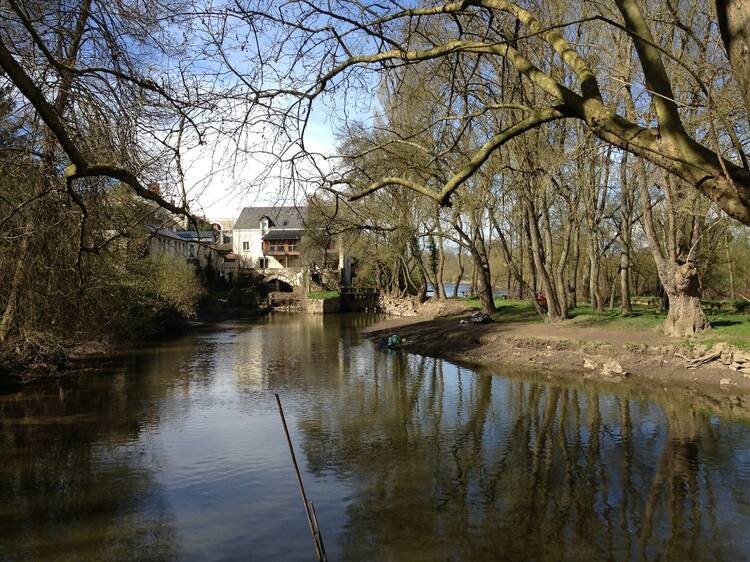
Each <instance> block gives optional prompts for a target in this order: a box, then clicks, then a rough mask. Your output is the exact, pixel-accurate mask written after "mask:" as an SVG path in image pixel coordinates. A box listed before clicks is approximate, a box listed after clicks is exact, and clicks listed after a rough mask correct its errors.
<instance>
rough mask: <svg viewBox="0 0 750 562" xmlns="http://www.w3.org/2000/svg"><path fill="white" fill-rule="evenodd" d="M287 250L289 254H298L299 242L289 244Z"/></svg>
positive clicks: (294, 241) (293, 241)
mask: <svg viewBox="0 0 750 562" xmlns="http://www.w3.org/2000/svg"><path fill="white" fill-rule="evenodd" d="M287 250H288V251H289V253H293V252H296V251H297V241H296V240H292V241H291V242H289V247H288V248H287Z"/></svg>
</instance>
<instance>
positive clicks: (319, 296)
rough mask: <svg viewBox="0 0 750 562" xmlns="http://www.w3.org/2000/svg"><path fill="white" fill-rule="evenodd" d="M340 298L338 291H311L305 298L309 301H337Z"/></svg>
mask: <svg viewBox="0 0 750 562" xmlns="http://www.w3.org/2000/svg"><path fill="white" fill-rule="evenodd" d="M340 296H341V293H339V292H338V291H311V292H309V293H307V298H308V299H311V300H323V299H337V298H339V297H340Z"/></svg>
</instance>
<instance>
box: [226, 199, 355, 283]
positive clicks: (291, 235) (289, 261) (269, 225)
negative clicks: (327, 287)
mask: <svg viewBox="0 0 750 562" xmlns="http://www.w3.org/2000/svg"><path fill="white" fill-rule="evenodd" d="M306 214H307V207H295V206H279V207H245V208H244V209H242V212H241V213H240V216H239V218H238V219H237V222H236V223H235V224H234V228H233V231H232V249H233V253H234V254H236V255H237V256H238V258H239V267H240V269H255V270H282V269H287V270H301V269H302V267H303V266H304V263H303V260H302V255H301V251H300V250H301V249H300V246H299V244H300V241H301V240H302V237H303V236H304V233H305V216H306ZM331 250H333V251H336V250H335V248H331ZM338 252H339V270H340V281H341V282H342V283H343V284H346V285H348V284H350V283H351V264H350V259H349V257H348V256H345V255H344V253H343V251H342V250H341V248H339V249H338Z"/></svg>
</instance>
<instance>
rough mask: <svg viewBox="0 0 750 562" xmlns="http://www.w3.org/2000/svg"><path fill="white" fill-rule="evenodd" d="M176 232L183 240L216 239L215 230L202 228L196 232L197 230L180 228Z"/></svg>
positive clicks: (206, 240)
mask: <svg viewBox="0 0 750 562" xmlns="http://www.w3.org/2000/svg"><path fill="white" fill-rule="evenodd" d="M175 234H176V235H177V236H178V237H180V238H182V239H183V240H198V239H199V238H200V240H201V241H205V242H208V241H209V240H213V239H214V231H213V230H201V231H199V232H196V231H195V230H184V231H179V230H178V231H177V232H175Z"/></svg>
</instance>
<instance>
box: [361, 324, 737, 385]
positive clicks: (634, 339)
mask: <svg viewBox="0 0 750 562" xmlns="http://www.w3.org/2000/svg"><path fill="white" fill-rule="evenodd" d="M467 317H468V316H467V315H456V316H450V317H443V318H440V317H431V316H417V317H410V318H388V319H386V320H383V321H381V322H379V323H377V324H375V325H373V326H371V327H369V328H367V329H365V330H364V333H365V334H366V336H367V337H369V338H372V339H378V340H380V339H382V338H386V337H388V336H390V335H392V334H398V335H399V336H401V339H402V343H401V344H400V345H399V346H397V347H398V349H401V350H403V351H408V352H411V353H417V354H421V355H428V356H432V357H440V358H444V359H448V360H450V361H453V362H458V363H465V364H472V365H479V366H483V367H487V368H490V369H495V370H497V369H523V370H524V371H529V372H536V373H539V374H541V375H545V376H546V375H555V376H558V377H564V378H575V379H597V380H604V381H608V382H614V383H621V382H624V381H634V382H636V381H637V382H641V383H646V384H648V385H651V386H655V385H656V386H660V387H672V386H679V387H683V388H686V387H687V388H697V387H706V388H709V387H710V388H711V390H717V389H718V390H722V391H731V392H733V393H737V392H740V393H747V392H750V373H748V371H750V364H748V368H746V369H742V370H736V368H737V367H738V363H737V360H741V359H739V358H740V357H745V356H746V355H747V352H743V351H741V350H737V349H735V348H733V347H731V346H729V345H726V344H723V343H717V342H716V341H715V340H714V339H713V338H714V337H715V336H710V337H707V338H706V339H705V343H703V342H700V341H687V340H676V339H674V338H669V337H667V336H664V335H663V334H661V333H660V331H659V327H658V325H654V326H651V327H639V328H634V327H607V326H602V325H596V323H593V324H594V325H586V324H585V323H582V322H578V323H577V322H575V321H568V322H563V323H561V324H558V325H551V324H545V323H542V322H539V321H536V320H535V319H533V318H532V317H529V318H524V316H523V315H521V316H520V317H519V316H518V315H514V316H512V317H513V319H512V320H507V321H503V320H500V321H498V320H495V321H493V322H488V323H484V324H473V323H470V322H469V323H463V324H462V323H460V321H461V319H465V318H467ZM733 354H734V356H735V357H736V358H737V360H735V361H732V356H733ZM727 357H729V362H728V364H725V363H727V362H726V361H724V360H725V359H726V358H727ZM732 364H734V366H735V368H732V367H731V365H732ZM689 367H690V368H689ZM743 371H745V372H744V373H743Z"/></svg>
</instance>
